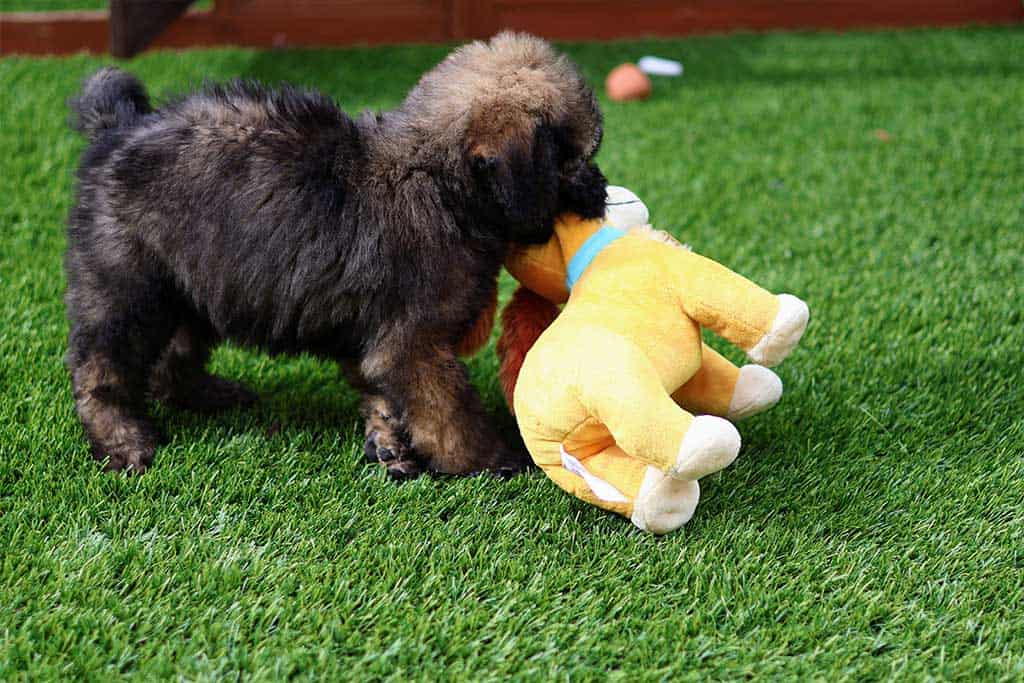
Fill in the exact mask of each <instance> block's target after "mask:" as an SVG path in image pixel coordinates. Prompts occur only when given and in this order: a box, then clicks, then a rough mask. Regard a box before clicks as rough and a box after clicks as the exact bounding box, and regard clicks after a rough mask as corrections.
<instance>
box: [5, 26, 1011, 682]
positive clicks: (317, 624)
mask: <svg viewBox="0 0 1024 683" xmlns="http://www.w3.org/2000/svg"><path fill="white" fill-rule="evenodd" d="M566 49H567V50H568V51H569V52H570V53H571V55H572V56H573V57H574V58H576V59H577V60H578V61H579V62H580V63H581V65H582V67H583V69H584V70H585V72H586V74H587V76H588V77H589V79H590V80H591V81H592V82H593V83H595V84H600V83H601V81H602V79H603V77H604V75H605V74H606V73H607V72H608V70H609V69H610V68H611V67H613V66H615V65H616V64H618V63H619V62H622V61H626V60H634V59H636V58H638V57H640V56H641V55H644V54H648V53H652V54H657V55H662V56H665V57H670V58H679V59H682V60H683V61H684V62H685V64H686V75H685V76H684V77H683V78H680V79H674V80H672V79H656V82H655V88H654V94H653V96H652V98H651V99H650V100H649V101H647V102H642V103H632V104H612V103H608V102H607V101H604V102H603V104H604V107H605V115H606V123H607V126H606V135H605V142H604V147H603V149H602V151H601V154H600V163H601V165H602V166H603V168H604V170H605V172H606V174H607V175H608V177H609V178H610V179H611V180H612V181H614V182H616V183H618V184H622V185H626V186H628V187H630V188H632V189H634V190H635V191H636V192H637V193H638V194H639V195H640V197H642V198H644V199H645V200H646V202H647V204H648V205H649V207H650V209H651V213H652V216H653V219H654V222H655V223H656V225H658V226H660V227H663V228H668V229H670V230H672V231H673V232H674V233H675V234H677V235H678V236H680V237H681V238H682V239H684V240H685V241H687V242H689V243H691V244H692V245H694V246H695V247H696V248H697V249H698V250H699V251H701V252H703V253H705V254H707V255H709V256H711V257H714V258H717V259H719V260H721V261H722V262H724V263H726V264H728V265H730V266H731V267H733V268H734V269H736V270H738V271H739V272H741V273H744V274H746V275H748V276H749V277H751V278H752V279H754V280H756V281H757V282H759V283H761V284H763V285H765V286H766V287H769V288H771V289H773V290H776V291H791V292H794V293H797V294H799V295H800V296H802V297H803V298H805V299H806V300H807V301H808V302H809V303H810V306H811V311H812V321H811V325H810V328H809V330H808V332H807V335H806V336H805V339H804V342H803V344H802V346H801V347H800V349H799V350H798V351H797V352H796V353H795V354H794V355H793V356H792V357H791V358H790V360H788V361H787V362H786V363H785V364H784V365H783V366H781V368H780V369H779V374H780V375H781V376H782V378H783V380H784V381H785V383H786V395H785V396H784V398H783V401H782V403H781V404H780V405H779V406H777V407H776V408H775V409H773V410H772V411H771V412H769V413H766V414H764V415H762V416H759V417H756V418H753V419H751V420H749V421H748V422H745V423H743V424H742V425H741V432H742V434H743V438H744V448H743V451H742V453H741V455H740V458H739V460H738V461H737V462H736V463H735V464H734V465H733V466H732V467H730V468H729V469H728V470H726V471H724V472H723V473H721V474H719V475H716V476H714V477H712V478H710V479H709V480H706V481H705V482H702V484H704V492H705V494H704V498H703V500H702V502H701V505H700V507H698V509H697V514H696V516H695V517H694V519H693V521H692V522H691V523H690V524H689V525H687V526H686V527H685V528H684V529H683V530H681V531H680V532H678V533H675V534H673V535H671V536H668V537H664V538H661V539H659V538H655V537H651V536H648V535H645V534H642V533H640V532H638V531H636V530H635V529H633V528H632V527H631V526H630V524H629V523H628V522H627V521H626V520H624V519H622V518H619V517H615V516H612V515H609V514H606V513H604V512H601V511H599V510H597V509H595V508H592V507H588V506H587V505H585V504H583V503H581V502H579V501H577V500H575V499H572V498H570V497H568V496H566V495H565V494H563V493H562V492H561V491H560V490H558V489H556V488H555V486H554V485H553V484H551V483H550V482H548V481H547V480H546V479H545V478H544V476H543V475H541V474H540V473H537V472H534V473H532V474H529V475H526V476H521V477H517V478H515V479H513V480H512V481H509V482H500V481H496V480H494V479H491V478H488V477H481V478H473V479H463V480H436V479H430V478H423V479H420V480H417V481H415V482H412V483H408V484H404V485H395V484H393V483H391V482H389V481H387V480H386V479H385V477H384V476H383V473H382V472H381V471H379V470H377V469H375V468H372V467H366V466H364V465H362V464H361V462H360V457H361V439H360V438H359V433H360V424H359V420H358V417H357V414H356V396H355V395H354V394H353V392H352V391H351V390H350V389H349V388H348V387H347V386H346V385H345V383H344V382H343V381H342V380H341V379H340V378H339V377H338V375H337V373H336V371H335V369H334V368H333V367H331V366H330V365H328V364H325V363H321V362H319V361H316V360H313V359H311V358H306V357H303V358H295V359H290V360H289V359H274V360H271V359H269V358H268V357H266V356H263V355H260V354H258V353H253V352H249V351H242V350H238V349H231V348H228V349H223V350H221V351H220V352H218V353H217V354H216V356H215V359H214V363H213V365H214V369H215V370H216V371H218V372H220V373H223V374H225V375H227V376H230V377H234V378H240V379H242V380H244V381H245V382H247V383H249V384H250V385H251V386H253V387H254V388H255V389H257V390H258V391H259V393H260V394H261V396H262V397H263V400H262V402H261V403H260V405H259V406H258V407H257V408H255V409H254V410H252V411H251V412H248V413H232V414H227V415H223V416H219V417H213V418H210V417H198V416H193V415H188V414H183V413H177V412H173V411H170V410H165V409H159V410H158V411H157V414H158V419H159V423H160V425H161V426H162V428H163V429H164V430H165V431H166V433H167V434H168V435H169V436H170V443H169V444H168V445H167V446H165V447H163V448H161V449H160V450H159V452H158V454H157V459H156V462H155V465H154V467H153V468H152V469H151V470H150V471H149V473H147V474H146V475H145V476H144V477H141V478H127V477H123V476H116V475H110V474H103V473H101V472H100V471H99V468H98V467H97V466H96V464H95V463H94V462H93V461H92V459H91V458H90V456H89V451H88V448H87V446H86V443H85V440H84V438H83V436H82V433H81V430H80V428H79V426H78V424H77V423H76V420H75V417H74V413H73V410H72V401H71V395H70V391H69V386H68V380H67V377H66V376H65V372H64V369H63V367H62V365H61V357H62V354H63V352H64V348H65V334H66V330H67V325H66V322H65V320H64V317H63V306H62V303H61V295H62V292H63V289H64V278H63V274H62V271H61V253H62V250H63V247H64V237H63V224H64V219H65V215H66V212H67V210H68V207H69V205H70V202H71V197H72V186H73V182H72V174H73V170H74V167H75V164H76V160H77V156H78V154H79V152H80V151H81V149H82V147H83V142H82V140H80V139H79V138H77V137H76V136H74V135H73V134H72V133H71V132H70V131H69V130H68V129H67V127H66V126H65V117H66V110H65V107H64V101H65V99H66V98H67V97H68V96H69V95H71V94H72V93H73V92H74V91H75V89H76V86H77V83H78V82H79V80H80V79H81V78H82V77H83V76H85V75H86V74H88V73H89V72H90V71H92V70H93V69H95V68H97V67H98V66H100V65H101V64H103V63H105V62H106V61H107V60H105V59H100V58H92V57H72V58H66V59H18V58H12V59H4V60H0V93H2V94H0V98H2V103H0V104H2V106H0V160H2V161H0V164H2V172H0V197H3V200H2V201H0V382H2V387H3V389H2V391H0V679H10V678H15V679H17V678H24V679H33V680H36V679H42V678H61V679H72V678H110V677H114V676H117V675H120V674H129V675H133V676H135V677H138V678H141V679H150V678H153V677H158V676H159V677H171V676H173V677H179V678H184V679H221V678H229V679H236V678H239V677H243V676H244V677H246V678H250V677H251V678H256V679H276V678H284V677H292V676H295V677H298V678H326V679H329V680H330V679H333V680H338V679H342V680H350V679H381V678H388V679H395V680H404V679H407V678H412V679H423V680H436V679H442V678H444V679H462V680H474V681H475V680H488V679H505V678H507V677H515V678H516V679H536V680H544V679H550V678H557V679H573V680H579V679H590V678H605V677H608V678H612V679H616V680H629V681H632V680H654V679H659V680H660V679H671V680H676V679H705V678H709V677H712V678H715V679H736V678H741V677H749V676H757V675H760V676H769V677H773V678H775V677H794V678H796V677H799V678H801V679H803V678H809V677H814V678H820V679H825V680H842V679H847V680H864V679H877V678H901V679H902V678H906V677H909V678H913V679H921V678H931V677H935V678H962V679H970V680H974V679H977V678H982V679H1004V680H1020V678H1021V677H1024V609H1022V607H1024V510H1022V502H1024V495H1022V485H1021V482H1022V481H1024V456H1022V453H1024V426H1022V425H1024V423H1022V421H1021V418H1020V412H1021V409H1022V408H1024V392H1022V390H1021V384H1020V383H1021V378H1022V376H1024V360H1022V348H1024V327H1022V324H1024V321H1022V316H1021V309H1022V304H1021V300H1022V297H1024V278H1022V273H1024V182H1022V181H1024V125H1022V124H1024V118H1022V113H1021V102H1024V73H1022V71H1021V68H1020V67H1021V60H1020V57H1021V55H1024V31H1022V30H1021V29H1020V28H1013V29H976V30H958V31H921V32H910V33H877V34H847V35H840V36H837V35H827V34H817V35H792V34H790V35H786V34H775V35H738V36H733V37H710V38H694V39H688V40H677V41H649V42H616V43H606V44H576V45H569V46H566ZM445 52H446V49H445V48H444V47H399V48H386V49H372V50H371V49H352V50H331V51H327V50H321V51H282V52H257V51H249V50H229V49H224V50H210V51H194V52H184V53H155V54H147V55H145V56H142V57H140V58H137V59H135V60H133V61H131V62H129V63H128V64H127V66H128V67H129V68H130V69H132V70H133V71H135V72H137V73H138V74H140V75H141V76H142V78H143V79H144V80H145V81H146V83H147V84H148V85H149V86H150V88H151V90H152V92H153V93H155V94H157V95H167V94H170V93H173V92H175V91H178V90H181V89H182V88H185V87H187V86H188V85H189V84H194V83H197V82H199V81H201V80H202V79H205V78H227V77H234V76H247V77H256V78H261V79H266V80H269V81H280V80H289V81H294V82H297V83H300V84H304V85H309V86H315V87H318V88H322V89H324V90H325V91H327V92H328V93H330V94H332V95H333V96H334V97H335V98H337V100H338V101H339V102H341V103H342V104H343V105H344V106H345V107H346V108H347V109H348V110H349V111H352V112H355V111H358V110H360V109H362V108H364V107H370V108H385V107H390V106H393V105H395V104H396V103H397V102H398V101H399V100H400V98H401V97H402V95H403V93H405V92H406V90H407V89H408V88H409V87H410V86H411V85H412V84H413V83H414V82H415V80H416V78H417V76H418V75H419V74H420V73H421V72H422V71H424V70H425V69H427V68H429V67H430V66H431V65H432V64H434V63H435V62H437V61H438V60H439V59H440V58H441V57H442V56H443V55H444V54H445ZM883 131H884V132H883ZM510 291H511V283H510V282H509V281H508V279H507V277H506V278H505V279H503V296H507V295H508V293H509V292H510ZM733 357H734V358H736V357H737V356H736V355H735V354H734V355H733ZM470 366H471V369H472V374H473V378H474V381H475V383H476V385H477V386H478V387H479V388H480V390H481V392H482V394H483V396H484V398H485V400H486V402H487V404H488V405H489V406H490V408H491V409H492V410H493V411H494V412H495V414H496V418H495V419H497V420H498V421H499V422H500V423H501V424H502V425H503V426H504V428H505V429H506V431H508V430H510V429H512V423H511V422H510V420H509V418H508V417H503V416H502V415H503V413H502V411H503V408H502V401H501V397H500V393H499V389H498V384H497V381H496V379H495V370H496V361H495V356H494V350H493V346H491V347H489V348H487V349H486V350H485V351H484V352H482V353H481V354H480V355H478V356H477V357H476V358H474V359H473V360H472V361H471V362H470Z"/></svg>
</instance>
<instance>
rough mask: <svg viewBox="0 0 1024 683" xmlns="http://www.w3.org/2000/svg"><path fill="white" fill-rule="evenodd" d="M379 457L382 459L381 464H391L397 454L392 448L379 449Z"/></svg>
mask: <svg viewBox="0 0 1024 683" xmlns="http://www.w3.org/2000/svg"><path fill="white" fill-rule="evenodd" d="M377 457H378V458H380V461H381V462H391V461H392V460H394V459H395V454H394V453H393V452H392V450H391V449H390V448H378V449H377Z"/></svg>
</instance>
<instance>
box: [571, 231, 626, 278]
mask: <svg viewBox="0 0 1024 683" xmlns="http://www.w3.org/2000/svg"><path fill="white" fill-rule="evenodd" d="M625 234H626V233H625V232H623V231H622V230H619V229H618V228H613V227H611V226H610V225H606V226H604V227H603V228H601V229H600V230H598V231H597V232H595V233H594V234H593V235H591V236H590V237H589V238H587V241H586V242H584V243H583V246H582V247H580V248H579V251H577V252H576V254H575V255H574V256H573V257H572V259H571V260H570V261H569V267H568V268H566V273H567V274H566V276H565V284H566V286H567V287H568V288H569V289H572V287H573V285H575V284H576V281H577V280H579V279H580V277H582V276H583V271H585V270H586V269H587V266H589V265H590V262H591V261H593V260H594V259H595V258H597V255H598V254H600V253H601V250H602V249H604V248H605V247H607V246H608V245H609V244H611V243H612V242H614V241H615V240H617V239H619V238H620V237H622V236H623V235H625Z"/></svg>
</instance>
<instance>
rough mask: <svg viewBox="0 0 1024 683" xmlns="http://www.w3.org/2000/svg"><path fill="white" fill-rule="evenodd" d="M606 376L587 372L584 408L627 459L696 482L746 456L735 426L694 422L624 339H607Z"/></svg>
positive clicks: (708, 418)
mask: <svg viewBox="0 0 1024 683" xmlns="http://www.w3.org/2000/svg"><path fill="white" fill-rule="evenodd" d="M592 342H593V343H594V344H595V345H597V344H601V345H602V346H604V347H605V348H602V349H601V351H602V353H601V354H600V357H601V359H602V367H601V368H600V372H584V373H582V376H581V378H580V399H581V401H582V402H583V406H584V408H585V409H586V410H587V412H588V413H589V414H590V415H592V416H593V417H594V418H595V419H597V420H598V421H600V422H601V423H603V424H604V425H605V427H607V428H608V431H609V432H611V435H612V437H613V438H614V439H615V443H616V444H618V446H619V447H620V448H621V449H622V450H623V451H624V452H626V453H627V454H629V455H631V456H632V457H634V458H637V459H639V460H642V461H644V462H645V463H646V464H648V465H653V466H654V467H656V468H657V469H659V470H662V471H664V472H667V473H668V474H669V475H671V476H672V477H675V478H677V479H689V480H696V479H700V478H701V477H703V476H705V475H708V474H711V473H712V472H717V471H718V470H720V469H723V468H724V467H727V466H728V465H729V464H730V463H732V461H733V460H735V459H736V455H737V454H738V453H739V450H740V435H739V432H737V431H736V428H735V427H733V426H732V424H731V423H729V421H727V420H724V419H722V418H720V417H715V416H712V415H701V416H699V417H694V416H693V415H692V414H690V413H688V412H686V411H685V410H683V409H682V408H680V407H679V406H678V405H676V403H675V401H673V400H672V398H671V397H670V396H669V395H668V392H666V391H665V388H664V386H663V385H662V383H661V379H660V378H659V376H658V373H657V372H656V371H655V369H654V366H653V365H652V364H651V362H650V361H649V360H648V359H647V357H646V356H645V355H644V354H643V353H642V352H640V351H639V350H638V349H636V348H635V347H634V346H633V345H632V344H630V343H629V342H627V341H626V340H624V339H621V338H619V339H617V340H616V339H611V338H605V339H600V341H599V340H598V338H597V336H596V335H595V337H594V338H592Z"/></svg>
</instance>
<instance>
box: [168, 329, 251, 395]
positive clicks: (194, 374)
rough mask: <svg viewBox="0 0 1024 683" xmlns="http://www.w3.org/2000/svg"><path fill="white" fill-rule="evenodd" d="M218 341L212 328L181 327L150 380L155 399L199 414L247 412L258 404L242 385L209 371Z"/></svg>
mask: <svg viewBox="0 0 1024 683" xmlns="http://www.w3.org/2000/svg"><path fill="white" fill-rule="evenodd" d="M215 339H216V337H215V336H214V334H213V333H212V331H211V330H210V329H209V328H208V326H206V325H205V324H203V323H201V322H199V321H196V320H191V321H189V322H187V323H184V324H182V325H180V326H179V327H178V329H177V330H176V331H175V332H174V336H173V337H171V341H170V343H169V344H168V345H167V348H166V349H164V352H163V355H162V356H161V357H160V361H159V362H158V363H157V364H156V366H155V367H154V368H153V372H152V374H151V375H150V377H149V389H150V394H151V395H152V396H153V398H155V399H157V400H160V401H164V402H166V403H169V404H170V405H173V406H175V407H178V408H182V409H185V410H194V411H197V412H216V411H219V410H227V409H230V408H244V407H248V406H251V405H252V404H253V403H255V402H256V394H254V393H253V392H252V391H250V390H249V389H247V388H246V387H245V386H243V385H242V384H240V383H238V382H234V381H232V380H229V379H224V378H223V377H217V376H216V375H212V374H210V373H209V372H207V371H206V363H207V362H208V361H209V359H210V352H211V350H212V348H213V344H214V341H215Z"/></svg>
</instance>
